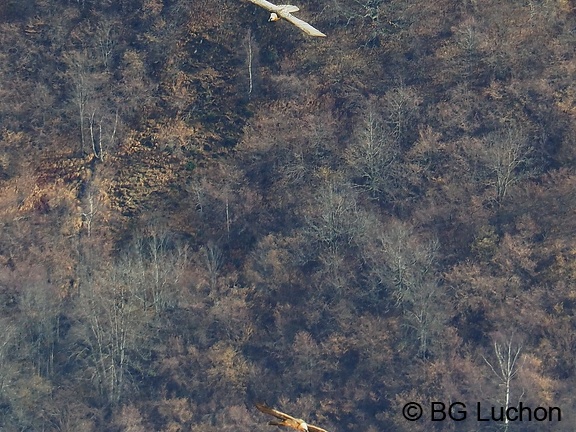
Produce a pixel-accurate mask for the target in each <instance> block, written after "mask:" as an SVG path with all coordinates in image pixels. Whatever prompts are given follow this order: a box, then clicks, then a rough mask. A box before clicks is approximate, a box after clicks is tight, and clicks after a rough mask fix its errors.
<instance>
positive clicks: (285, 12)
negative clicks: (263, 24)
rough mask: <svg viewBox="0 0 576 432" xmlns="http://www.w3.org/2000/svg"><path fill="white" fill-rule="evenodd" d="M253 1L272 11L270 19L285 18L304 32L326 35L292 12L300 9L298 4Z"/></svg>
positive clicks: (252, 0) (264, 0) (263, 0)
mask: <svg viewBox="0 0 576 432" xmlns="http://www.w3.org/2000/svg"><path fill="white" fill-rule="evenodd" d="M250 1H251V2H252V3H254V4H256V5H258V6H260V7H263V8H264V9H266V10H268V11H270V19H269V21H278V20H279V19H280V18H284V19H285V20H286V21H288V22H290V23H292V24H294V25H295V26H296V27H298V28H299V29H300V30H302V31H303V32H304V33H308V34H309V35H310V36H326V35H325V34H324V33H322V32H321V31H320V30H318V29H316V28H314V27H312V26H311V25H310V24H308V23H307V22H306V21H303V20H301V19H299V18H296V17H295V16H294V15H292V14H291V12H297V11H299V10H300V9H299V8H298V6H292V5H275V4H272V3H270V2H269V1H266V0H250Z"/></svg>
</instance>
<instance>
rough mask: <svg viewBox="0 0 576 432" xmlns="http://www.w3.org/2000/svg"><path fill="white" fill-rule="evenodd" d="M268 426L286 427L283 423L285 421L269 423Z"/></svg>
mask: <svg viewBox="0 0 576 432" xmlns="http://www.w3.org/2000/svg"><path fill="white" fill-rule="evenodd" d="M268 424H269V425H270V426H284V422H283V421H281V422H279V421H271V422H268Z"/></svg>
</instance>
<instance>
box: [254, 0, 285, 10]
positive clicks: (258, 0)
mask: <svg viewBox="0 0 576 432" xmlns="http://www.w3.org/2000/svg"><path fill="white" fill-rule="evenodd" d="M250 1H251V2H252V3H254V4H255V5H258V6H260V7H262V8H264V9H266V10H269V11H270V12H276V11H277V10H278V6H276V5H275V4H274V3H270V2H269V1H266V0H250Z"/></svg>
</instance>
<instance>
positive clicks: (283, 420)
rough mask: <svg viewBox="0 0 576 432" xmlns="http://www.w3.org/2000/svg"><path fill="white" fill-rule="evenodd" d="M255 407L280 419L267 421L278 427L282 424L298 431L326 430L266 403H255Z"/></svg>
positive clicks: (325, 431) (320, 431) (321, 431)
mask: <svg viewBox="0 0 576 432" xmlns="http://www.w3.org/2000/svg"><path fill="white" fill-rule="evenodd" d="M256 408H258V409H259V410H260V411H262V412H263V413H265V414H270V415H271V416H274V417H276V418H278V419H280V421H278V420H274V421H271V422H269V423H268V424H269V425H272V426H278V427H282V426H284V427H289V428H292V429H295V430H297V431H300V432H328V431H327V430H326V429H322V428H320V427H318V426H314V425H311V424H308V423H306V422H305V421H304V420H302V419H298V418H295V417H292V416H290V415H288V414H285V413H283V412H281V411H278V410H275V409H274V408H270V407H267V406H266V405H263V404H259V403H257V404H256Z"/></svg>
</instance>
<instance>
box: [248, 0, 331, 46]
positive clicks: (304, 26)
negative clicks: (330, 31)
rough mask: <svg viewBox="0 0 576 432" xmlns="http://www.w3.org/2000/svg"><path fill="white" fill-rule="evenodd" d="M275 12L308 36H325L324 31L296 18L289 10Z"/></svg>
mask: <svg viewBox="0 0 576 432" xmlns="http://www.w3.org/2000/svg"><path fill="white" fill-rule="evenodd" d="M259 1H260V0H259ZM277 14H278V15H280V16H281V17H282V18H284V19H285V20H286V21H288V22H291V23H292V24H294V25H295V26H296V27H298V28H299V29H301V30H302V31H303V32H304V33H308V34H309V35H310V36H321V37H325V36H326V35H325V34H324V33H322V32H321V31H320V30H318V29H317V28H314V27H312V26H311V25H310V24H308V23H307V22H306V21H303V20H301V19H300V18H296V17H295V16H294V15H292V14H291V13H289V12H284V11H282V10H279V11H278V12H277Z"/></svg>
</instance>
